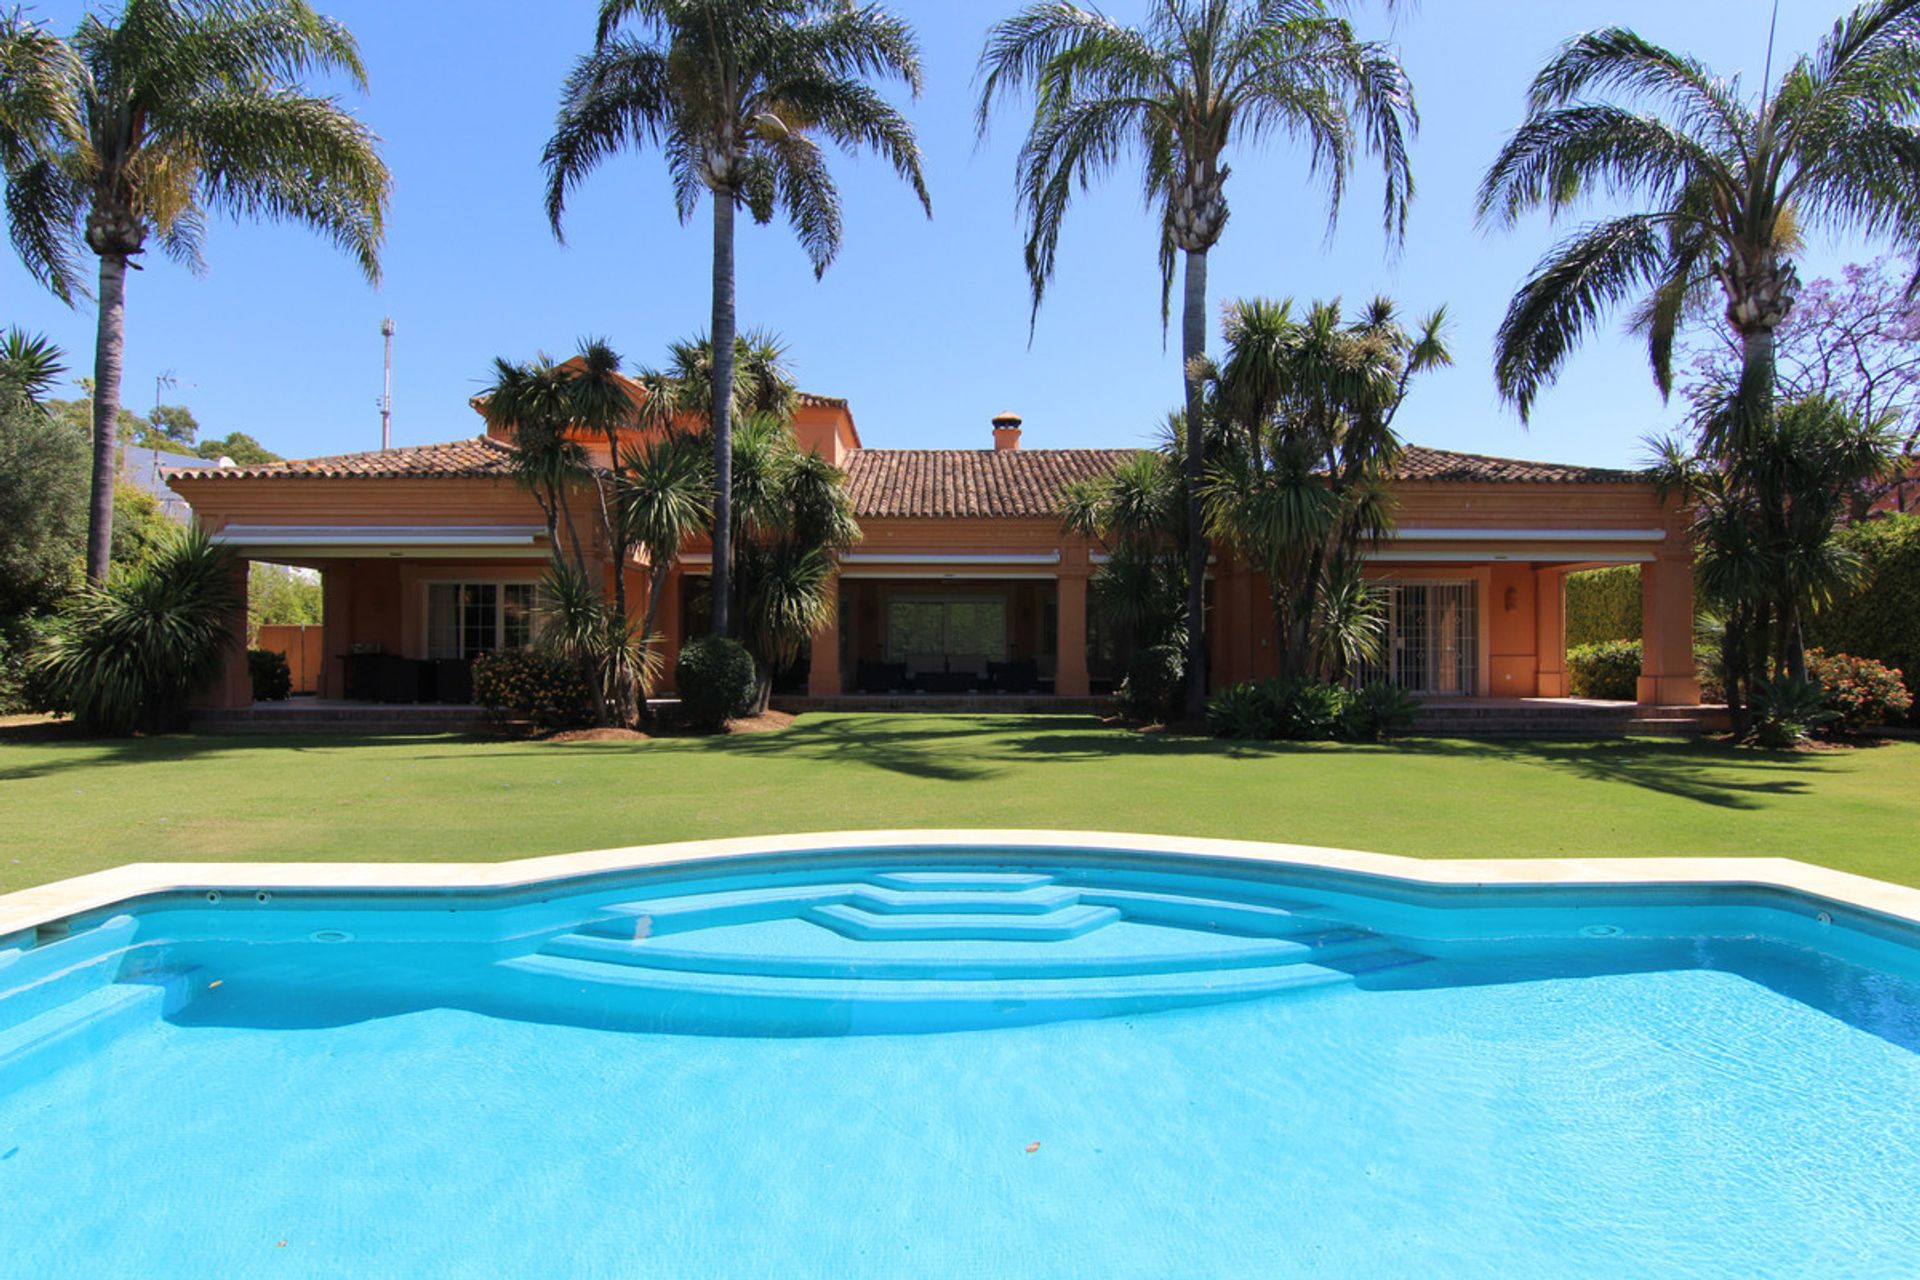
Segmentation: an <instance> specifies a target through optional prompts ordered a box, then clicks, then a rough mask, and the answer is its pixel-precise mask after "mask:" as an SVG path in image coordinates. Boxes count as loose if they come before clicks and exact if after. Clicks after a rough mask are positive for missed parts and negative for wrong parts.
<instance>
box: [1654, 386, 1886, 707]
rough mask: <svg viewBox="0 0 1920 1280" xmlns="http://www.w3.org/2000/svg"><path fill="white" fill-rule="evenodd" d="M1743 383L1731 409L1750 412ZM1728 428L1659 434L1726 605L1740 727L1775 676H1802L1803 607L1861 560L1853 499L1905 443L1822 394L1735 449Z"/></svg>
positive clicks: (1668, 476) (1661, 474) (1727, 666)
mask: <svg viewBox="0 0 1920 1280" xmlns="http://www.w3.org/2000/svg"><path fill="white" fill-rule="evenodd" d="M1739 394H1740V393H1739V391H1738V390H1735V391H1733V392H1730V393H1729V394H1728V395H1727V396H1726V397H1725V398H1724V399H1723V400H1722V402H1721V405H1722V407H1721V410H1720V412H1721V414H1722V415H1723V416H1727V417H1731V416H1733V415H1735V414H1737V413H1740V412H1742V409H1741V407H1740V405H1739V403H1738V397H1739ZM1728 430H1730V428H1728V427H1726V426H1725V425H1724V424H1708V426H1707V428H1706V429H1705V430H1704V431H1702V432H1701V433H1700V435H1699V437H1698V440H1699V442H1698V443H1697V444H1696V445H1695V446H1694V447H1693V448H1691V449H1689V448H1688V447H1687V446H1686V445H1684V444H1682V443H1681V442H1680V441H1678V440H1674V439H1668V440H1665V441H1661V442H1659V443H1658V446H1657V448H1658V462H1657V467H1656V475H1657V476H1658V478H1659V480H1660V483H1661V485H1662V486H1663V487H1664V488H1666V489H1668V490H1670V491H1674V492H1679V493H1682V494H1684V495H1685V496H1686V498H1687V499H1688V500H1689V501H1690V502H1691V503H1692V504H1693V507H1694V510H1695V512H1696V516H1695V525H1694V533H1695V538H1696V541H1697V542H1698V544H1699V570H1698V576H1699V582H1700V586H1701V594H1702V596H1703V597H1704V602H1705V603H1706V604H1707V606H1708V607H1709V608H1711V609H1713V610H1715V611H1716V612H1717V613H1718V615H1719V622H1720V633H1721V667H1722V674H1723V676H1724V678H1725V683H1726V689H1727V705H1728V707H1729V709H1730V710H1731V712H1732V714H1733V717H1734V725H1735V728H1736V730H1737V731H1739V732H1742V733H1744V732H1745V730H1746V728H1747V725H1748V715H1749V713H1750V711H1751V710H1752V705H1753V702H1754V695H1755V694H1756V693H1757V692H1758V691H1759V690H1760V689H1761V687H1762V686H1763V684H1764V682H1765V681H1766V680H1767V679H1769V678H1775V679H1778V678H1782V677H1784V678H1789V679H1794V680H1804V679H1805V678H1806V675H1807V666H1806V645H1805V640H1804V638H1803V637H1804V627H1805V620H1806V617H1807V615H1808V613H1809V612H1812V611H1816V610H1818V609H1820V608H1822V607H1823V606H1825V605H1826V604H1827V603H1828V602H1829V601H1830V600H1832V599H1833V597H1834V596H1835V594H1836V593H1838V592H1839V591H1840V590H1841V589H1843V588H1845V587H1847V586H1849V585H1850V584H1851V583H1852V581H1853V579H1854V577H1855V575H1856V573H1857V570H1858V560H1857V558H1856V557H1855V556H1854V555H1853V553H1852V552H1851V551H1850V550H1849V549H1848V547H1847V546H1846V544H1845V543H1844V542H1843V541H1842V540H1841V538H1840V536H1839V531H1840V528H1841V526H1842V523H1843V521H1844V518H1845V516H1846V513H1847V502H1848V498H1849V496H1850V495H1851V494H1852V493H1853V492H1855V491H1856V490H1857V489H1858V488H1859V487H1860V486H1861V485H1862V484H1866V483H1870V482H1872V481H1873V480H1875V479H1877V478H1878V477H1880V476H1882V475H1884V474H1886V473H1887V472H1888V471H1890V470H1891V469H1892V468H1893V466H1894V465H1895V462H1896V460H1897V458H1898V454H1899V444H1898V440H1897V439H1896V438H1895V437H1894V435H1893V434H1892V433H1891V432H1890V431H1889V430H1888V429H1887V426H1886V423H1885V422H1884V421H1880V422H1862V421H1861V420H1860V419H1859V418H1857V417H1855V416H1854V415H1853V414H1852V413H1851V412H1850V411H1849V410H1848V408H1847V406H1846V405H1845V404H1844V403H1843V402H1841V401H1839V400H1837V399H1831V398H1825V397H1819V396H1815V397H1811V398H1808V399H1804V400H1792V401H1787V402H1785V403H1783V404H1781V405H1780V406H1779V407H1778V408H1777V409H1776V410H1775V411H1774V412H1773V413H1772V414H1770V415H1769V417H1768V420H1767V421H1766V422H1765V423H1764V424H1762V425H1761V426H1760V427H1758V428H1749V429H1748V430H1747V433H1746V440H1745V442H1744V444H1743V447H1742V448H1741V449H1740V450H1739V451H1738V452H1736V453H1733V454H1727V453H1724V452H1722V451H1719V450H1717V449H1715V448H1714V446H1713V444H1712V443H1711V442H1712V441H1714V440H1715V439H1717V438H1720V437H1721V436H1722V435H1723V434H1724V433H1725V432H1726V431H1728Z"/></svg>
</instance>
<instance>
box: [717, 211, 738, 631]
mask: <svg viewBox="0 0 1920 1280" xmlns="http://www.w3.org/2000/svg"><path fill="white" fill-rule="evenodd" d="M733 330H734V299H733V192H732V191H731V190H715V191H714V193H713V475H714V489H713V579H712V581H713V634H714V635H716V636H725V635H727V634H728V630H727V622H728V619H727V613H728V609H727V605H728V597H729V594H730V593H731V592H732V589H733Z"/></svg>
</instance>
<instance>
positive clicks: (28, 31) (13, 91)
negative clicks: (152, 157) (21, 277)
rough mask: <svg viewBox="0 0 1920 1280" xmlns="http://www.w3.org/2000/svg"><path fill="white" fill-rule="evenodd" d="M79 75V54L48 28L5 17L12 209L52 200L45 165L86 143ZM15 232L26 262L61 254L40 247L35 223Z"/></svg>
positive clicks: (0, 112)
mask: <svg viewBox="0 0 1920 1280" xmlns="http://www.w3.org/2000/svg"><path fill="white" fill-rule="evenodd" d="M79 75H80V68H79V66H78V65H77V63H76V61H75V59H74V55H73V50H72V49H71V48H69V47H68V45H67V43H66V41H64V40H62V39H60V37H59V36H57V35H55V34H54V33H53V32H51V31H49V30H47V28H46V26H45V24H43V23H41V22H38V21H35V20H33V19H31V18H28V17H27V16H26V15H25V14H24V13H22V12H21V11H20V9H18V8H15V9H14V10H13V11H12V12H10V13H4V14H0V174H3V175H4V176H5V179H6V184H7V203H8V206H9V208H11V207H12V206H13V205H14V203H15V202H21V203H25V204H32V203H34V202H36V201H38V200H41V199H44V198H46V197H47V195H48V193H47V192H46V191H45V190H44V189H43V188H42V186H41V185H40V184H42V183H44V182H45V180H46V178H47V177H49V176H50V170H49V169H47V168H46V167H45V165H44V162H46V161H47V160H49V159H52V158H55V157H57V156H59V155H60V153H61V152H62V151H64V150H66V149H67V148H69V147H71V146H73V145H74V144H75V143H77V142H78V141H80V139H81V137H82V134H81V129H80V117H79V114H78V113H77V112H76V111H75V108H74V96H73V84H74V82H75V81H76V80H77V79H78V78H79ZM9 229H10V231H11V232H12V234H13V239H14V246H15V248H16V249H17V250H18V251H19V253H20V256H21V257H22V258H23V259H27V258H31V257H32V256H34V255H36V254H42V255H44V254H46V253H49V252H58V246H57V245H51V244H39V243H35V241H34V240H33V238H32V236H33V233H34V230H35V228H34V227H33V225H32V224H31V223H21V222H12V223H10V227H9ZM23 237H24V238H23Z"/></svg>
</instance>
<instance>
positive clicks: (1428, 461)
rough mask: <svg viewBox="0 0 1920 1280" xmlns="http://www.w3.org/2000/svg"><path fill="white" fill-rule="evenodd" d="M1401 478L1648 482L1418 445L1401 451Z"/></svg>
mask: <svg viewBox="0 0 1920 1280" xmlns="http://www.w3.org/2000/svg"><path fill="white" fill-rule="evenodd" d="M1398 474H1399V476H1400V478H1401V479H1403V480H1482V481H1485V480H1494V481H1499V480H1512V481H1521V482H1531V483H1535V484H1634V483H1639V482H1643V481H1645V480H1646V478H1647V473H1646V472H1644V471H1621V470H1616V469H1614V468H1610V467H1571V466H1562V465H1561V464H1559V463H1557V462H1524V461H1522V460H1520V459H1519V458H1490V457H1488V456H1487V455H1485V454H1481V453H1455V452H1453V451H1452V450H1450V449H1429V448H1427V447H1426V446H1425V445H1418V444H1410V445H1408V446H1407V447H1406V448H1404V449H1402V450H1401V451H1400V468H1399V472H1398Z"/></svg>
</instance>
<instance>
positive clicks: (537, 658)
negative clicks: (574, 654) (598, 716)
mask: <svg viewBox="0 0 1920 1280" xmlns="http://www.w3.org/2000/svg"><path fill="white" fill-rule="evenodd" d="M473 700H474V701H475V702H477V703H479V704H480V705H481V706H483V707H485V708H487V710H489V711H491V712H493V713H494V714H495V715H496V716H500V717H502V718H504V719H514V720H531V721H532V722H533V723H534V724H535V725H536V726H538V727H539V728H542V729H566V728H571V727H573V726H575V725H581V724H585V723H586V722H587V720H588V719H589V718H590V716H589V714H588V711H589V707H590V705H591V701H590V695H589V694H588V691H587V681H586V678H585V677H584V676H582V675H581V674H580V668H579V666H578V664H576V663H573V662H569V661H567V660H566V659H564V658H558V657H554V656H552V655H551V654H545V653H540V652H537V651H535V650H532V649H497V650H495V651H493V652H491V653H482V654H479V655H477V656H476V657H475V658H474V660H473Z"/></svg>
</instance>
